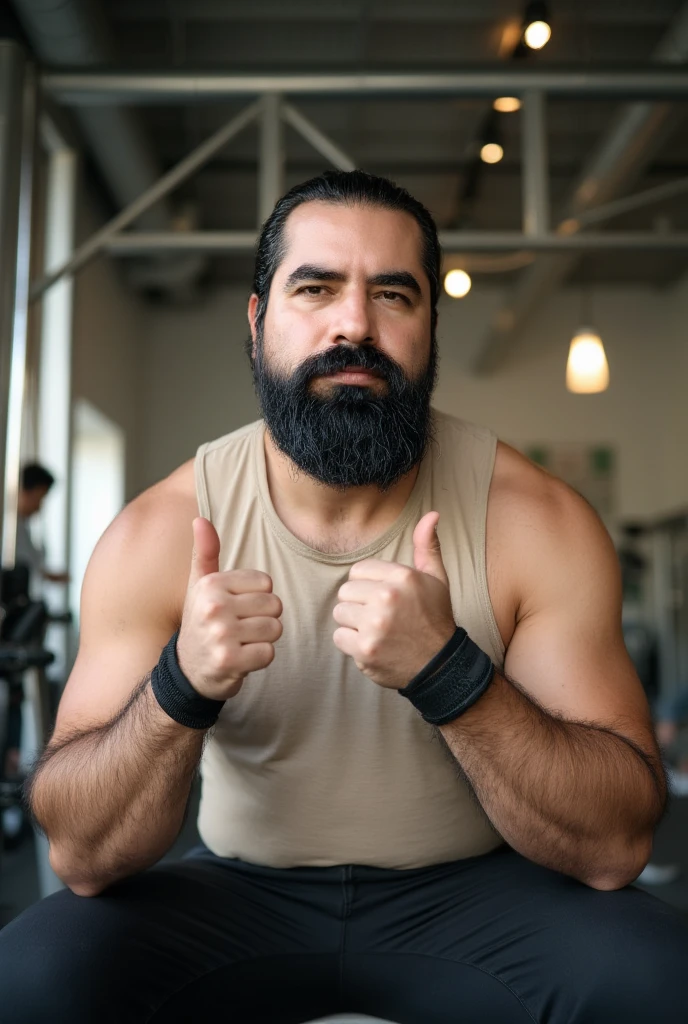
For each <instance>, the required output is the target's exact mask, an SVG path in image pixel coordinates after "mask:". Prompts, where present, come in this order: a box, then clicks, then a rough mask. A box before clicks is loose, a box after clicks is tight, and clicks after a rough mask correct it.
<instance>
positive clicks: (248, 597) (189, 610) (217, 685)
mask: <svg viewBox="0 0 688 1024" xmlns="http://www.w3.org/2000/svg"><path fill="white" fill-rule="evenodd" d="M193 531H194V552H193V560H192V562H191V572H190V574H189V585H188V588H187V591H186V599H185V601H184V611H183V613H182V624H181V629H180V631H179V638H178V640H177V659H178V661H179V665H180V667H181V670H182V672H183V673H184V675H185V676H186V678H187V679H188V680H189V682H190V683H191V684H192V686H193V687H194V689H195V690H197V691H198V692H199V693H200V694H201V695H202V696H203V697H210V698H211V699H213V700H226V699H227V698H229V697H234V696H235V695H236V694H237V693H238V692H239V690H240V689H241V686H242V683H243V681H244V679H245V677H246V676H247V675H248V674H249V672H256V671H257V670H258V669H262V668H267V666H268V665H269V664H270V663H271V662H272V660H273V658H274V657H275V649H274V646H273V644H275V643H276V641H277V640H279V638H280V637H281V635H282V623H281V622H280V620H279V617H280V615H281V614H282V602H281V601H280V599H279V598H278V597H277V595H276V594H273V593H272V580H271V579H270V577H269V576H268V575H267V574H266V573H264V572H259V571H258V570H253V569H232V570H229V571H227V572H220V563H219V559H220V538H219V537H218V535H217V531H216V530H215V527H214V526H213V525H212V523H210V522H209V521H208V520H207V519H201V518H199V519H194V522H193Z"/></svg>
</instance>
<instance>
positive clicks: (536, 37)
mask: <svg viewBox="0 0 688 1024" xmlns="http://www.w3.org/2000/svg"><path fill="white" fill-rule="evenodd" d="M523 23H524V26H525V28H524V32H523V41H524V42H525V44H526V46H529V47H530V49H531V50H541V49H542V48H543V46H546V45H547V43H548V42H549V41H550V39H551V37H552V29H551V27H550V24H549V16H548V13H547V4H546V3H543V2H542V0H532V2H531V3H529V4H528V6H527V7H526V13H525V16H524V19H523Z"/></svg>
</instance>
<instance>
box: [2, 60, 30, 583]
mask: <svg viewBox="0 0 688 1024" xmlns="http://www.w3.org/2000/svg"><path fill="white" fill-rule="evenodd" d="M23 92H24V95H23V102H22V122H23V123H22V143H21V177H20V190H19V224H18V238H17V254H16V258H17V266H16V286H15V297H14V327H13V331H12V363H11V368H10V388H9V400H8V408H7V441H6V448H5V452H6V454H5V457H6V464H5V516H4V519H3V523H2V565H3V566H5V567H6V568H12V567H13V566H14V560H15V554H16V546H17V501H18V495H19V483H20V480H19V477H20V462H21V451H22V424H23V419H24V402H25V400H26V354H27V342H28V327H29V315H28V314H29V281H30V275H31V219H32V218H31V215H32V209H33V167H34V157H35V149H36V76H35V72H34V70H33V68H27V70H26V73H25V76H24V86H23Z"/></svg>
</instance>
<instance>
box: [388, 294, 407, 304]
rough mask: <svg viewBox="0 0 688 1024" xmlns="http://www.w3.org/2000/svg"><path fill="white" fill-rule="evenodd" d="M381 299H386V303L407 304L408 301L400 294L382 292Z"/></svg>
mask: <svg viewBox="0 0 688 1024" xmlns="http://www.w3.org/2000/svg"><path fill="white" fill-rule="evenodd" d="M382 297H383V298H384V299H387V301H388V302H405V303H407V304H408V299H407V298H406V296H405V295H402V294H401V292H383V293H382Z"/></svg>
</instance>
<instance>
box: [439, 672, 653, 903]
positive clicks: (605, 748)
mask: <svg viewBox="0 0 688 1024" xmlns="http://www.w3.org/2000/svg"><path fill="white" fill-rule="evenodd" d="M440 728H441V731H442V734H443V736H444V738H445V740H446V742H447V745H448V746H449V749H450V750H451V752H452V754H453V755H454V757H456V759H457V761H458V762H459V764H460V765H461V767H462V769H463V771H464V772H465V774H466V776H467V777H468V779H469V780H470V782H471V785H472V786H473V788H474V790H475V792H476V795H477V797H478V799H479V801H480V803H481V804H482V806H483V808H484V809H485V812H486V814H487V815H488V817H489V818H490V820H491V822H492V824H493V825H494V826H495V828H496V829H497V830H498V832H499V833H500V834H501V835H502V836H503V837H504V839H505V840H506V841H507V842H508V843H509V844H510V846H512V847H513V848H514V849H515V850H518V852H519V853H522V854H523V855H524V856H526V857H529V858H530V859H531V860H533V861H536V862H537V863H538V864H543V865H544V866H545V867H549V868H553V869H555V870H556V871H562V872H564V873H565V874H569V875H573V876H574V877H575V878H578V879H580V880H581V881H583V882H586V883H587V884H589V885H591V886H594V887H595V888H599V889H617V888H620V887H622V886H623V885H626V884H628V883H629V882H631V881H633V879H634V878H636V877H637V875H638V874H639V873H640V871H641V870H642V868H643V867H644V866H645V864H646V863H647V860H648V857H649V852H650V845H651V837H652V832H653V830H654V828H655V826H656V824H657V822H658V820H659V818H660V817H661V814H662V810H663V807H664V800H665V790H664V781H663V778H662V772H661V765H660V763H659V759H658V758H653V757H651V756H650V755H648V754H647V753H645V752H644V750H643V749H642V748H641V747H639V746H638V745H637V744H635V743H634V742H633V741H632V740H630V739H628V738H627V737H625V736H623V734H622V733H621V732H616V731H615V730H614V729H613V728H611V727H604V726H600V725H597V724H593V723H590V724H586V723H582V722H571V721H567V720H565V719H563V718H561V717H560V716H558V715H554V714H553V713H551V712H547V711H545V710H544V709H543V708H542V707H540V706H539V705H538V704H537V703H536V702H535V701H533V700H532V698H530V697H529V696H528V695H527V694H526V693H525V692H524V691H523V690H522V689H521V688H519V687H518V685H517V684H514V683H511V682H509V681H507V680H506V679H505V678H504V677H503V676H501V675H497V676H496V678H495V680H494V682H493V683H492V684H491V686H490V688H489V689H488V691H487V693H486V694H485V695H484V696H483V697H482V698H481V699H480V700H479V701H478V702H477V703H476V704H474V705H473V707H472V708H470V709H469V710H468V711H467V712H466V713H465V714H464V715H463V716H462V717H461V718H458V719H457V720H456V721H455V722H450V723H449V724H448V725H444V726H441V727H440ZM621 728H623V726H621Z"/></svg>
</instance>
